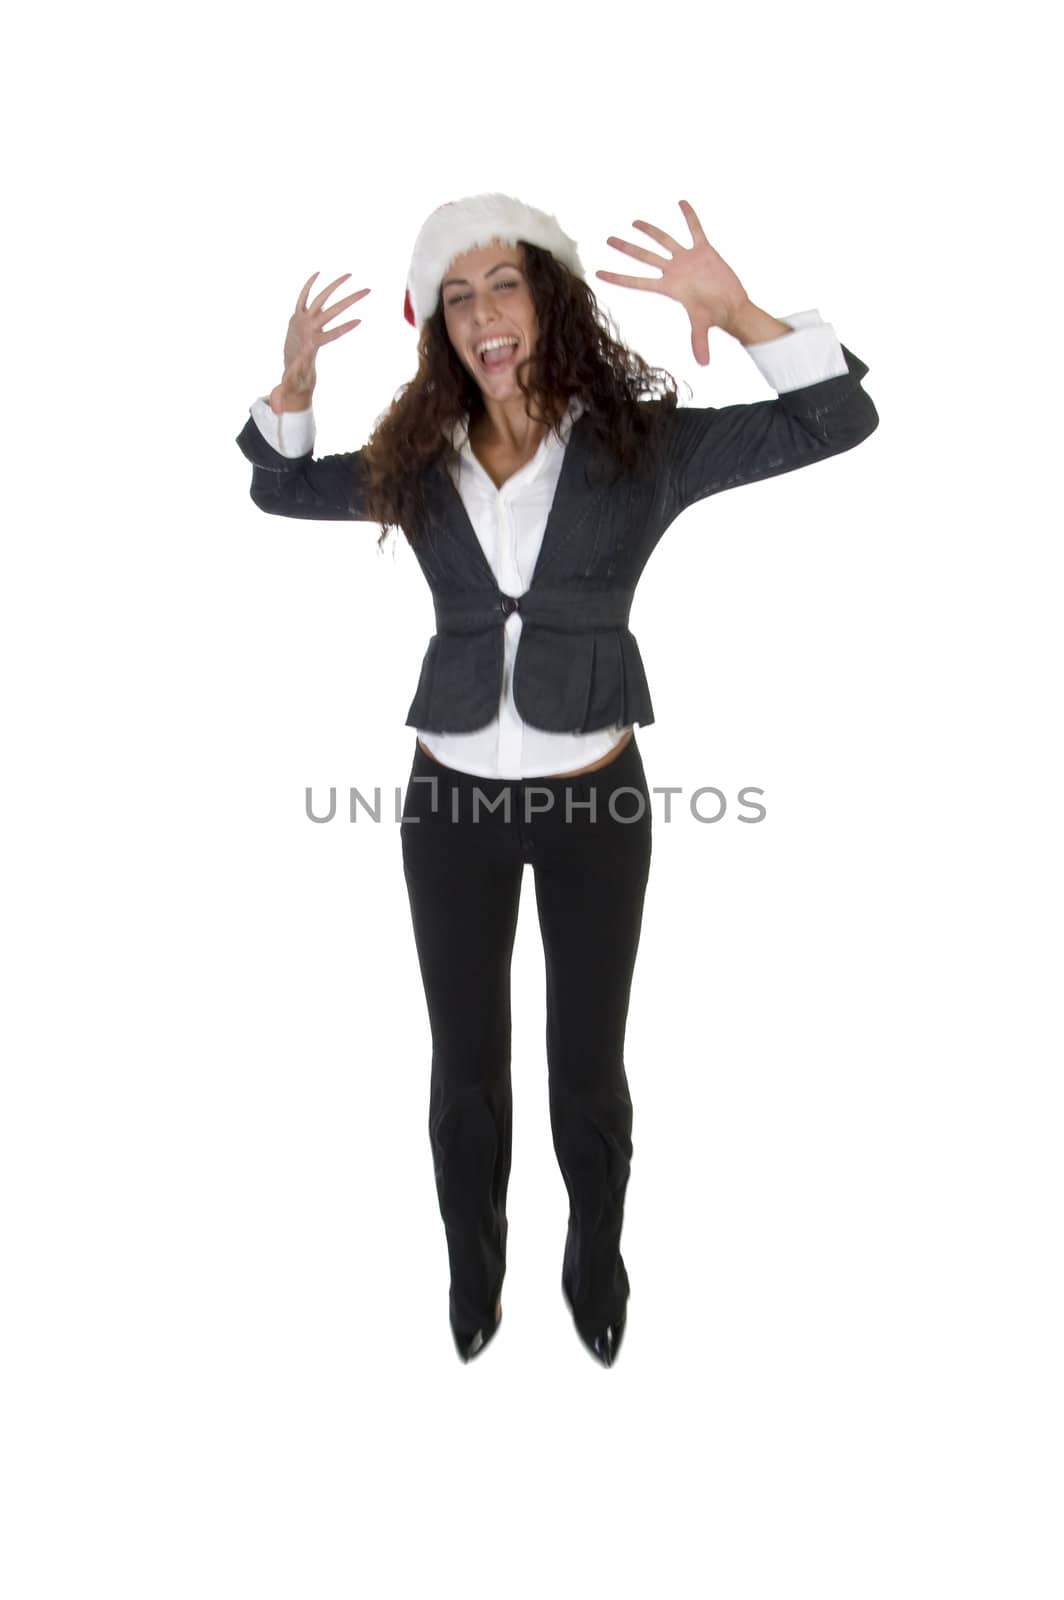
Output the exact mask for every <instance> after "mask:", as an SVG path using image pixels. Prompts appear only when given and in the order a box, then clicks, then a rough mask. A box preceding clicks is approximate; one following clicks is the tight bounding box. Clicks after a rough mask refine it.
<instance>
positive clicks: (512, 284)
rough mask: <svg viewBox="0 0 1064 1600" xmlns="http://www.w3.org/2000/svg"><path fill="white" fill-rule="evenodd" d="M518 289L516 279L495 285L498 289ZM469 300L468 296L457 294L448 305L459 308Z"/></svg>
mask: <svg viewBox="0 0 1064 1600" xmlns="http://www.w3.org/2000/svg"><path fill="white" fill-rule="evenodd" d="M517 287H518V284H517V279H516V278H507V279H505V280H504V281H503V282H502V283H497V284H496V285H495V288H496V289H516V288H517ZM468 299H469V296H468V295H467V294H456V295H452V297H451V298H450V300H448V302H447V304H448V305H449V306H458V305H461V303H462V301H463V300H468Z"/></svg>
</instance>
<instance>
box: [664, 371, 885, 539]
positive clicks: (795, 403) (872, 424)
mask: <svg viewBox="0 0 1064 1600" xmlns="http://www.w3.org/2000/svg"><path fill="white" fill-rule="evenodd" d="M841 349H842V353H843V355H844V356H845V358H846V372H845V373H844V374H843V375H842V376H840V377H835V378H823V379H821V380H820V381H819V382H818V383H810V384H806V385H805V387H804V388H801V389H790V390H788V391H787V392H786V393H785V394H778V395H777V396H776V398H775V399H774V400H756V401H754V402H753V403H752V404H746V405H734V406H681V407H678V408H677V409H676V410H675V411H674V412H673V413H672V417H671V423H672V426H671V428H670V432H669V437H668V441H667V445H666V452H665V474H666V500H667V504H668V511H669V520H670V521H671V520H672V518H673V517H676V516H678V515H679V513H680V512H681V511H683V510H684V509H685V508H686V507H687V506H690V505H694V504H695V502H696V501H698V500H704V499H705V498H706V496H707V495H711V494H720V492H721V491H722V490H724V489H735V488H738V487H739V486H740V485H741V484H744V483H756V482H757V481H758V479H759V478H773V477H776V476H777V475H778V474H779V473H781V472H794V471H795V470H796V468H798V467H808V466H810V465H811V464H812V463H813V462H814V461H824V460H826V459H827V457H828V456H837V455H841V454H842V452H843V451H844V450H852V449H853V447H854V445H857V444H860V443H861V441H862V439H867V438H868V436H869V434H870V433H874V431H875V429H876V428H877V427H878V426H879V415H878V413H877V411H876V408H875V406H874V405H873V404H872V400H871V398H870V396H869V395H867V394H866V393H865V391H864V389H862V387H861V380H862V379H863V378H864V376H865V374H866V373H867V371H868V367H867V366H866V365H865V363H864V362H863V361H862V360H861V358H860V357H859V356H855V355H854V354H853V352H852V351H851V350H847V348H846V346H845V345H842V346H841Z"/></svg>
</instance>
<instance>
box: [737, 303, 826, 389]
mask: <svg viewBox="0 0 1064 1600" xmlns="http://www.w3.org/2000/svg"><path fill="white" fill-rule="evenodd" d="M780 321H781V322H786V323H789V324H790V326H791V327H792V328H793V329H794V332H793V333H781V334H780V336H779V338H778V339H766V340H765V341H764V342H763V343H761V344H748V345H744V346H743V348H744V349H745V351H746V353H747V355H748V356H749V357H750V359H751V361H753V363H754V365H755V366H756V367H757V369H758V371H759V372H760V373H761V376H762V377H763V378H764V379H765V381H766V383H769V384H771V386H772V388H773V389H775V391H776V393H777V394H786V393H787V391H788V390H789V389H804V388H805V387H806V385H807V384H810V383H820V382H821V381H822V380H823V379H824V378H842V377H844V376H845V375H846V373H847V372H848V371H849V368H848V367H847V365H846V357H845V356H844V355H843V353H842V346H841V344H840V343H839V341H838V338H837V337H836V334H835V329H834V328H833V327H832V326H831V323H830V322H824V321H823V319H822V318H821V315H820V312H819V311H795V312H794V313H793V314H792V315H791V316H789V317H781V318H780Z"/></svg>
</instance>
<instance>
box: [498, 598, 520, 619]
mask: <svg viewBox="0 0 1064 1600" xmlns="http://www.w3.org/2000/svg"><path fill="white" fill-rule="evenodd" d="M500 610H502V611H504V612H506V614H507V616H508V615H509V614H510V612H511V611H517V610H519V603H518V601H517V600H515V599H514V597H513V595H512V594H507V595H503V597H502V600H501V602H500Z"/></svg>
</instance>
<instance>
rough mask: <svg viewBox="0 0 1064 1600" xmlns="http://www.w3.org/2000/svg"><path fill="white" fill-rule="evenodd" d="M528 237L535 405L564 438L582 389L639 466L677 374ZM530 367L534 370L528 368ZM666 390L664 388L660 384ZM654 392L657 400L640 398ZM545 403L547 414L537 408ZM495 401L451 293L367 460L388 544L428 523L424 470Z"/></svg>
mask: <svg viewBox="0 0 1064 1600" xmlns="http://www.w3.org/2000/svg"><path fill="white" fill-rule="evenodd" d="M518 243H519V244H520V245H521V246H522V247H523V249H524V269H525V276H526V278H527V280H528V286H529V291H530V293H531V296H532V303H533V305H534V307H535V312H536V320H537V328H538V332H537V338H536V347H535V350H534V351H533V353H532V354H531V355H530V356H526V357H525V359H524V360H523V361H520V362H518V365H517V368H516V369H515V375H516V377H517V384H518V387H519V388H520V389H521V391H522V393H523V394H524V395H525V410H526V412H527V413H528V415H529V416H530V417H531V418H532V419H533V420H534V421H537V422H545V423H547V425H548V427H549V428H550V429H551V430H552V431H553V432H554V434H555V435H556V437H558V439H559V440H560V439H561V433H560V425H561V422H562V419H563V418H564V416H565V414H566V411H567V410H568V407H569V404H570V401H571V400H572V398H573V396H574V395H578V396H579V397H580V399H581V400H582V401H583V403H584V405H585V406H586V408H587V415H588V420H589V425H590V426H591V427H592V429H593V430H594V432H595V434H596V435H597V437H598V438H599V439H600V440H601V441H602V442H603V444H604V445H605V446H606V448H607V450H608V451H609V452H610V454H611V455H612V457H613V458H614V459H615V460H616V462H617V463H618V471H620V470H623V469H625V468H631V467H633V466H634V465H635V463H636V461H637V460H638V459H639V457H640V456H641V455H642V454H643V453H644V451H646V450H647V449H648V448H649V449H650V450H651V451H653V450H654V449H656V447H657V444H658V442H659V440H660V437H661V430H660V428H659V427H658V426H657V423H658V421H659V419H660V417H661V416H662V415H663V413H665V412H668V411H673V410H675V408H676V405H677V395H676V381H675V379H674V378H673V377H672V375H671V374H670V373H668V372H666V371H665V370H664V369H663V368H661V367H649V366H648V365H647V363H646V362H645V361H644V360H643V359H642V357H641V356H639V355H636V354H635V353H634V352H633V351H631V350H628V349H627V348H626V347H625V346H624V345H623V344H622V343H620V341H619V340H617V339H615V338H614V337H613V336H612V333H611V328H612V327H613V326H614V325H613V324H612V322H611V320H610V319H609V317H608V316H607V315H606V314H605V313H604V312H603V311H602V309H601V308H600V306H599V304H598V301H597V300H596V299H595V295H594V293H593V291H592V289H591V287H590V285H589V284H587V283H585V282H584V281H583V280H582V279H581V278H578V277H576V276H575V275H574V274H573V273H571V272H570V271H569V270H568V268H567V267H565V266H564V265H563V264H562V263H561V262H560V261H558V260H557V259H556V258H555V257H554V256H553V255H552V254H551V252H550V251H549V250H543V249H541V248H540V247H539V246H538V245H534V244H529V242H528V241H527V240H525V239H521V240H519V241H518ZM526 367H527V368H528V372H527V373H525V372H524V371H523V370H522V369H524V368H526ZM658 385H660V386H661V387H662V389H663V390H664V393H662V394H660V395H658V394H657V392H656V389H657V386H658ZM645 394H649V395H650V396H652V399H651V401H650V402H649V403H640V397H641V396H642V395H645ZM536 406H538V407H540V408H541V409H540V411H539V413H538V415H537V413H536V411H535V410H534V409H533V407H536ZM484 410H485V406H484V398H483V395H482V394H481V391H480V388H479V385H478V384H477V382H476V380H475V379H474V378H473V377H472V375H471V374H470V373H469V372H468V371H467V369H466V367H465V366H464V365H463V364H462V362H461V360H460V358H459V356H458V354H457V352H456V350H455V348H454V346H453V345H452V344H451V340H450V336H449V334H448V332H447V327H446V323H445V320H444V312H443V300H442V296H441V298H440V301H439V303H438V304H437V306H436V309H435V311H434V312H433V314H432V316H431V317H429V318H428V319H427V320H426V322H425V323H424V324H423V326H422V329H421V336H420V338H419V340H418V369H417V373H416V375H415V376H414V377H413V378H412V379H411V380H410V382H409V383H406V384H404V385H403V386H402V388H400V390H399V391H398V393H397V395H396V397H395V399H394V400H393V402H392V404H391V406H390V407H389V409H388V410H387V411H386V412H385V413H383V415H382V416H381V417H379V418H378V420H377V425H376V428H375V429H374V432H373V434H372V435H371V436H370V438H369V440H368V441H367V442H366V444H365V445H364V446H363V448H362V450H361V452H360V454H361V456H362V459H363V462H364V466H365V469H366V481H365V492H366V497H367V502H368V505H369V507H370V511H371V520H373V521H375V522H380V523H381V524H382V532H381V537H380V539H379V540H378V544H381V543H383V542H384V540H385V539H386V538H387V535H388V530H389V528H391V527H394V528H397V529H401V530H402V531H403V533H404V534H405V535H406V537H407V539H408V540H409V542H410V543H411V544H413V543H414V542H415V540H416V539H417V538H418V537H419V529H420V527H421V526H423V520H422V519H423V518H424V515H425V509H426V508H425V502H424V495H423V485H422V473H423V471H424V469H425V468H426V467H428V466H429V465H431V464H432V463H433V462H435V461H437V460H439V459H440V458H441V457H443V456H451V455H453V448H452V446H451V443H450V439H449V437H447V436H446V435H445V433H444V429H446V430H447V433H448V434H449V432H450V429H451V428H452V427H453V426H454V425H455V424H456V423H458V422H460V421H462V420H463V419H466V418H468V422H469V426H470V427H472V426H473V424H474V422H475V421H476V419H477V417H478V416H480V415H482V414H483V412H484Z"/></svg>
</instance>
